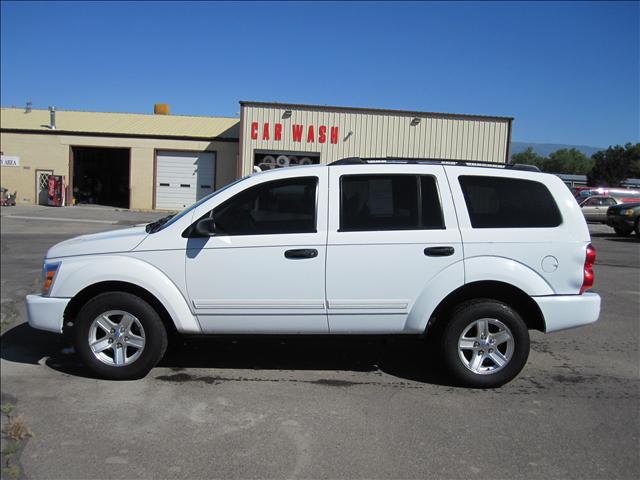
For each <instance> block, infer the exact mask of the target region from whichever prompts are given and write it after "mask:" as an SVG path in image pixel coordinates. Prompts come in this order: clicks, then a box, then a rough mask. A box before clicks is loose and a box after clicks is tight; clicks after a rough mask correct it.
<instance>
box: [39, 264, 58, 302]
mask: <svg viewBox="0 0 640 480" xmlns="http://www.w3.org/2000/svg"><path fill="white" fill-rule="evenodd" d="M59 267H60V262H57V263H45V264H44V267H42V295H49V292H50V291H51V287H52V286H53V281H54V280H55V279H56V273H58V268H59Z"/></svg>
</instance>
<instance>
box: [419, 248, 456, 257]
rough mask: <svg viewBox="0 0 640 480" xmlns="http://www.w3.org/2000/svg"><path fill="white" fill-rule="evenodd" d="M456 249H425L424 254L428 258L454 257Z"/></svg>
mask: <svg viewBox="0 0 640 480" xmlns="http://www.w3.org/2000/svg"><path fill="white" fill-rule="evenodd" d="M454 252H455V249H454V248H453V247H427V248H425V249H424V254H425V255H426V256H427V257H448V256H450V255H453V254H454Z"/></svg>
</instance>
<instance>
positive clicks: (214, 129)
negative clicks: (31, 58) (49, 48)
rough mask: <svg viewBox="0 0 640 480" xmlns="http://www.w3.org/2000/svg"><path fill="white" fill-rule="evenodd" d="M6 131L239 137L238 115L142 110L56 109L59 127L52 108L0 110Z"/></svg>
mask: <svg viewBox="0 0 640 480" xmlns="http://www.w3.org/2000/svg"><path fill="white" fill-rule="evenodd" d="M0 113H1V115H0V128H1V129H2V131H3V132H16V133H31V132H33V133H42V134H55V135H65V134H69V135H85V136H86V135H95V136H112V137H120V136H122V137H143V138H179V139H187V140H209V141H210V140H222V141H224V140H229V141H230V140H233V141H237V140H238V137H239V123H240V120H239V119H237V118H227V117H200V116H190V115H154V114H142V113H109V112H81V111H72V110H57V111H56V129H55V130H52V129H51V128H49V110H36V109H32V110H31V112H29V113H26V112H25V109H24V108H2V109H0Z"/></svg>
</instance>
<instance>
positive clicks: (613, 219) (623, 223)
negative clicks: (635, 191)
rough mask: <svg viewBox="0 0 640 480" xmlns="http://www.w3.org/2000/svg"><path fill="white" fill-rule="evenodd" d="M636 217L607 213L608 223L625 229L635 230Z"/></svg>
mask: <svg viewBox="0 0 640 480" xmlns="http://www.w3.org/2000/svg"><path fill="white" fill-rule="evenodd" d="M634 221H635V219H634V218H633V217H626V216H622V215H616V216H613V215H607V225H609V226H610V227H614V228H615V227H618V228H622V229H623V230H633V225H634Z"/></svg>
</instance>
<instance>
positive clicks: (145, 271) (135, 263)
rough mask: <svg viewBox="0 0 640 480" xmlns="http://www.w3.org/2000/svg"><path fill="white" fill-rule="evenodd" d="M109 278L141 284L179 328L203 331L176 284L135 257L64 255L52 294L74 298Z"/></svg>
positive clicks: (184, 331) (195, 331)
mask: <svg viewBox="0 0 640 480" xmlns="http://www.w3.org/2000/svg"><path fill="white" fill-rule="evenodd" d="M108 281H119V282H127V283H131V284H134V285H138V286H140V287H142V288H144V289H145V290H147V291H148V292H150V293H151V294H153V295H154V296H155V297H156V298H157V299H158V300H159V301H160V303H162V304H163V305H164V307H165V308H166V309H167V312H169V315H170V316H171V318H172V320H173V323H174V324H175V326H176V329H177V330H178V331H179V332H183V333H201V332H202V329H201V328H200V324H199V323H198V321H197V319H196V317H195V316H194V315H193V314H192V313H191V310H190V309H189V305H188V303H187V301H186V300H185V298H184V297H183V295H182V294H181V293H180V291H179V290H178V287H176V285H175V284H174V283H173V282H172V281H171V280H170V279H169V277H167V276H166V275H165V274H164V273H163V272H162V271H160V270H159V269H157V268H156V267H154V266H153V265H151V264H149V263H147V262H144V261H142V260H139V259H137V258H132V257H127V256H123V255H106V256H101V255H99V256H87V257H77V258H70V259H65V260H64V261H63V262H62V264H61V266H60V271H59V272H58V278H57V279H56V282H55V283H54V285H53V289H52V291H51V296H52V297H66V298H73V297H74V296H75V295H77V294H78V293H79V292H80V291H81V290H83V289H84V288H86V287H88V286H90V285H94V284H96V283H100V282H108Z"/></svg>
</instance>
